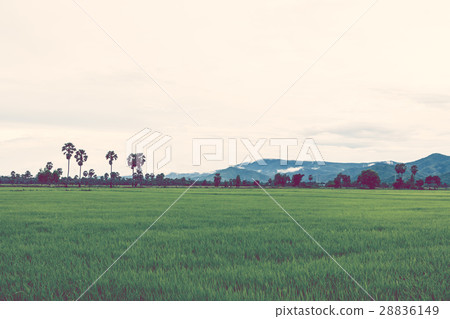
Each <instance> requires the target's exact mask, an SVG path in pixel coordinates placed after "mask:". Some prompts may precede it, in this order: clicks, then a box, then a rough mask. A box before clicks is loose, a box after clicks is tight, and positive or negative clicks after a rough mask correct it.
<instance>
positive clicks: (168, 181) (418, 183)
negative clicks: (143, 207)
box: [0, 142, 448, 189]
mask: <svg viewBox="0 0 450 319" xmlns="http://www.w3.org/2000/svg"><path fill="white" fill-rule="evenodd" d="M61 152H62V153H63V155H64V156H65V158H66V160H67V175H66V176H65V177H63V176H62V175H63V170H62V168H57V169H53V163H52V162H47V163H46V164H45V166H44V167H43V168H41V169H40V170H39V172H38V173H37V174H36V175H35V176H33V175H32V174H31V172H30V171H28V170H27V171H26V172H25V173H24V174H18V173H16V172H15V171H12V172H11V174H10V176H0V184H12V185H14V184H18V185H19V184H20V185H29V184H41V185H49V186H50V185H60V186H65V187H67V186H69V185H78V187H81V186H82V185H84V186H93V185H96V186H109V187H110V188H112V187H113V186H116V185H117V186H118V185H122V186H131V187H138V186H188V185H191V184H192V183H193V182H194V180H192V179H189V178H185V177H182V178H167V177H165V175H164V174H163V173H161V174H157V175H154V174H143V172H142V169H141V167H142V166H143V164H144V163H145V161H146V158H145V156H144V155H143V154H141V153H131V154H129V155H128V157H127V164H128V166H129V168H130V169H131V174H132V175H131V178H125V177H121V176H120V174H119V173H118V172H114V171H113V164H114V162H115V161H117V159H118V158H119V157H118V155H117V154H116V152H115V151H108V152H107V153H106V155H105V159H106V161H107V163H108V165H109V173H108V172H106V173H104V174H103V175H100V176H98V175H97V174H96V172H95V171H94V170H93V169H86V170H83V167H84V166H85V165H86V162H87V160H88V158H89V157H88V155H87V152H86V151H85V150H84V149H77V148H76V147H75V145H74V144H73V143H71V142H68V143H65V144H64V145H63V146H62V148H61ZM72 158H73V159H74V160H75V163H76V164H77V165H78V174H77V175H75V176H74V177H73V178H72V177H71V176H70V164H71V160H72ZM407 171H408V167H407V166H406V164H404V163H399V164H396V165H395V173H396V180H395V182H394V183H393V184H392V187H393V188H394V189H424V187H428V188H429V189H438V188H439V187H441V186H442V187H445V188H447V187H448V186H447V184H442V182H441V178H440V177H439V176H428V177H426V178H425V180H422V179H418V180H416V174H417V173H418V172H419V168H418V166H417V165H412V166H411V168H410V173H411V175H410V177H409V178H408V179H407V180H406V181H405V180H404V176H405V174H406V172H407ZM304 177H305V175H304V174H293V175H292V176H289V175H287V174H281V173H277V174H275V176H274V177H273V178H270V179H269V180H268V181H267V182H260V181H255V180H251V181H249V180H243V179H241V177H240V175H237V176H236V178H233V179H227V180H225V179H223V178H222V176H221V175H220V173H216V174H215V175H214V179H213V181H208V180H202V181H198V182H197V185H201V186H214V187H225V188H226V187H236V188H239V187H258V186H259V185H261V186H266V187H297V188H318V187H324V186H325V187H333V188H368V189H375V188H379V187H382V188H389V187H391V185H388V184H386V183H381V180H380V177H379V175H378V173H377V172H375V171H374V170H371V169H368V170H364V171H362V172H361V174H360V175H359V176H358V178H357V180H355V181H352V180H351V178H350V176H349V175H345V174H342V173H339V174H338V175H337V176H336V177H335V178H334V180H332V181H329V182H327V183H326V184H319V183H317V182H314V181H313V180H314V177H313V176H312V175H309V176H308V178H307V180H306V178H305V179H304Z"/></svg>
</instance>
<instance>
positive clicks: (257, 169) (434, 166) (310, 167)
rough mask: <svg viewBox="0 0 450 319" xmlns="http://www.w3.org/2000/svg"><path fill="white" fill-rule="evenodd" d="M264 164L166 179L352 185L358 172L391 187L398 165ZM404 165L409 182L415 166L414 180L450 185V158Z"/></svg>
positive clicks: (172, 175) (437, 156)
mask: <svg viewBox="0 0 450 319" xmlns="http://www.w3.org/2000/svg"><path fill="white" fill-rule="evenodd" d="M264 161H265V162H266V164H267V165H259V164H258V163H257V162H251V163H246V164H241V165H236V166H230V167H228V168H225V169H221V170H217V171H214V172H210V173H187V174H180V173H170V174H168V175H167V176H166V177H168V178H182V177H185V178H191V179H197V178H199V179H200V180H204V179H206V180H208V181H212V180H214V175H215V174H216V173H220V176H221V177H222V180H228V179H234V178H236V176H237V175H240V177H241V179H242V180H249V181H252V180H253V179H255V180H259V181H261V182H266V181H268V180H269V178H272V179H273V177H274V176H275V174H277V173H283V174H287V175H289V176H292V175H294V174H299V173H300V174H304V175H305V177H304V178H303V181H307V178H308V176H309V175H312V176H313V178H314V181H316V182H320V183H326V182H328V181H330V180H333V179H334V178H335V177H336V175H337V174H339V173H342V174H345V175H349V176H350V177H351V179H352V181H355V180H356V179H357V178H358V176H359V174H360V173H361V171H363V170H366V169H371V170H374V171H376V172H377V173H378V175H379V176H380V179H381V181H382V182H385V183H393V182H394V181H395V164H397V163H398V162H394V161H385V162H369V163H335V162H325V165H318V164H317V163H316V162H303V163H302V165H295V161H288V163H287V165H281V163H280V160H279V159H265V160H264ZM405 164H406V165H407V166H408V171H407V172H406V173H405V176H408V178H409V176H410V175H411V172H410V171H409V168H410V167H411V166H412V165H417V167H418V168H419V172H418V173H417V175H416V179H424V178H425V177H427V176H429V175H438V176H440V177H441V179H442V182H443V183H448V184H450V156H446V155H443V154H437V153H435V154H431V155H430V156H427V157H425V158H422V159H419V160H417V161H414V162H409V163H405ZM405 179H406V178H405Z"/></svg>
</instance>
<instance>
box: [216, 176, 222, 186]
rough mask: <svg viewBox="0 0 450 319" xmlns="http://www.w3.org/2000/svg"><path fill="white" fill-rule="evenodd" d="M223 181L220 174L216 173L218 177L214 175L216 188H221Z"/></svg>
mask: <svg viewBox="0 0 450 319" xmlns="http://www.w3.org/2000/svg"><path fill="white" fill-rule="evenodd" d="M221 180H222V177H220V173H216V175H214V186H215V187H219V186H220V181H221Z"/></svg>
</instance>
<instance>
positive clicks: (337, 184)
mask: <svg viewBox="0 0 450 319" xmlns="http://www.w3.org/2000/svg"><path fill="white" fill-rule="evenodd" d="M333 182H334V188H342V187H350V186H351V183H352V181H351V179H350V176H348V175H345V174H342V173H339V174H338V175H337V176H336V178H335V179H334V181H333Z"/></svg>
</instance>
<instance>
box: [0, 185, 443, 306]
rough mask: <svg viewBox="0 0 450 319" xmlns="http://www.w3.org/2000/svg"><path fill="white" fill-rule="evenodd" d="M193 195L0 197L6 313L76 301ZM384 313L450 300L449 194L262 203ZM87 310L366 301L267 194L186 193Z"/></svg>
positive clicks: (306, 197) (126, 192)
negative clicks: (186, 303) (17, 304)
mask: <svg viewBox="0 0 450 319" xmlns="http://www.w3.org/2000/svg"><path fill="white" fill-rule="evenodd" d="M185 190H186V189H185V188H138V189H131V188H116V189H108V188H105V189H101V188H97V189H92V190H90V191H88V190H87V189H81V190H80V189H77V188H69V189H64V188H31V187H30V188H20V187H14V188H13V187H2V188H0V300H76V299H77V298H78V297H79V296H80V295H81V294H82V293H83V292H84V291H85V290H86V289H87V288H88V287H89V285H91V284H92V283H93V282H94V280H96V279H97V278H98V276H100V275H101V274H102V273H103V272H104V271H105V270H106V269H107V268H108V267H109V266H110V265H111V264H112V263H113V261H114V260H115V259H116V258H117V257H119V256H120V255H121V254H122V253H123V252H124V250H125V249H126V248H127V247H128V246H129V245H130V244H131V243H132V242H133V241H135V239H136V238H137V237H138V236H139V235H140V234H141V233H142V232H143V231H144V230H145V229H146V228H147V227H149V226H150V225H151V224H152V223H153V222H154V221H155V220H156V219H157V218H158V217H159V216H160V215H161V214H162V213H163V212H164V211H165V210H166V209H167V208H168V207H169V205H171V204H172V203H173V201H174V200H175V199H176V198H177V197H178V196H179V195H180V194H181V193H182V192H183V191H185ZM268 192H269V193H270V194H271V195H272V196H273V197H274V198H275V199H276V200H277V201H278V202H279V203H280V204H281V205H282V206H283V207H284V208H285V209H286V210H287V211H288V212H289V213H290V214H291V215H292V217H293V218H294V219H295V220H296V221H297V222H298V223H299V224H300V225H301V226H302V227H304V228H305V230H307V231H308V232H309V234H310V235H311V236H313V237H314V238H315V239H316V240H317V241H318V242H319V243H320V244H321V245H322V246H323V248H324V249H325V250H327V251H328V252H329V253H330V254H331V255H332V256H333V257H334V258H335V259H336V261H337V262H338V263H339V264H340V265H341V266H342V267H343V268H344V269H345V270H347V271H348V273H349V274H351V276H352V277H354V278H355V280H356V281H358V282H359V283H360V284H361V286H362V287H363V288H364V289H365V290H367V292H368V293H369V294H370V295H371V296H373V298H374V299H376V300H450V287H449V282H450V280H449V265H450V254H449V253H450V251H449V225H450V193H449V192H446V191H392V190H334V189H268ZM80 300H370V298H369V296H368V295H367V294H366V293H365V292H364V291H363V290H362V289H361V288H360V287H358V286H357V285H356V284H355V283H354V282H353V281H352V280H351V279H350V278H349V277H348V276H347V274H345V272H344V271H343V270H342V269H340V268H339V266H338V265H337V264H336V263H334V262H333V260H331V258H329V257H328V256H327V255H326V254H325V253H324V252H323V251H322V250H321V249H320V248H319V247H318V245H317V244H316V243H314V241H313V240H312V239H311V238H309V237H308V236H307V235H306V234H305V233H304V232H303V230H302V229H301V228H300V227H299V226H298V225H296V224H295V222H294V221H293V220H292V219H291V218H290V217H289V216H287V215H286V214H285V213H284V212H283V211H282V210H281V209H280V207H278V206H277V205H276V204H275V203H274V202H273V201H272V199H271V198H270V197H269V196H267V195H266V194H265V193H264V192H263V191H262V190H261V189H256V188H255V189H224V188H218V189H215V188H195V187H194V188H191V189H190V190H189V191H188V192H186V194H185V195H184V196H183V197H182V198H181V199H180V200H179V201H178V202H177V203H175V204H174V205H173V207H172V208H171V209H170V210H169V211H168V212H167V213H166V214H165V215H164V216H162V217H161V218H160V219H159V220H158V221H157V223H155V225H154V226H153V227H152V228H151V229H150V230H149V231H148V232H147V233H146V234H145V235H144V236H142V238H141V239H140V240H139V241H138V242H137V243H136V244H135V245H134V246H133V247H132V248H131V249H130V250H129V251H128V252H127V253H126V254H125V255H124V256H123V257H122V258H121V259H120V260H119V261H118V262H117V263H116V264H115V265H114V266H113V267H111V269H110V270H109V271H108V272H106V273H105V275H104V276H103V277H102V278H101V279H100V280H99V281H98V282H97V283H96V284H95V285H94V286H93V287H92V288H91V289H90V290H89V291H88V292H86V294H84V295H83V296H82V298H81V299H80Z"/></svg>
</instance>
